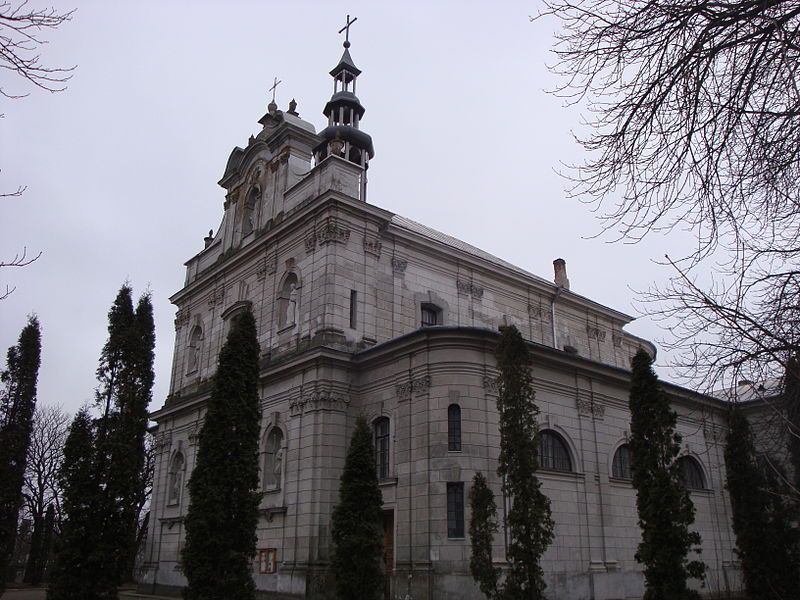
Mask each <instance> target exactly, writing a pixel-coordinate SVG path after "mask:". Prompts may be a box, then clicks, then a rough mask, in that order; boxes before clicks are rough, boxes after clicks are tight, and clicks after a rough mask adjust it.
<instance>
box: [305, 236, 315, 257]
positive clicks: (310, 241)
mask: <svg viewBox="0 0 800 600" xmlns="http://www.w3.org/2000/svg"><path fill="white" fill-rule="evenodd" d="M303 241H304V243H305V245H306V253H307V254H311V253H312V252H313V251H314V250H315V249H316V247H317V236H316V235H314V232H313V231H312V232H311V233H309V234H308V235H307V236H306V238H305V240H303Z"/></svg>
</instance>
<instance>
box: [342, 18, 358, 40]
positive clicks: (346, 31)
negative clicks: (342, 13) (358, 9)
mask: <svg viewBox="0 0 800 600" xmlns="http://www.w3.org/2000/svg"><path fill="white" fill-rule="evenodd" d="M356 21H358V17H353V20H352V21H351V20H350V15H347V23H346V24H345V26H344V27H342V28H341V29H340V30H339V33H342V32H344V47H345V48H349V47H350V25H352V24H353V23H355V22H356Z"/></svg>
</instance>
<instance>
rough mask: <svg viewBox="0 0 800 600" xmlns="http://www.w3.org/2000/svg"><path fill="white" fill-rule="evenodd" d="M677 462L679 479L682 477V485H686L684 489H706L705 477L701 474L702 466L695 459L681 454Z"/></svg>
mask: <svg viewBox="0 0 800 600" xmlns="http://www.w3.org/2000/svg"><path fill="white" fill-rule="evenodd" d="M678 464H679V465H680V466H681V479H683V485H685V486H686V489H688V490H704V489H706V478H705V477H704V476H703V468H702V467H701V466H700V464H699V463H698V462H697V459H695V458H693V457H691V456H681V457H680V458H679V459H678Z"/></svg>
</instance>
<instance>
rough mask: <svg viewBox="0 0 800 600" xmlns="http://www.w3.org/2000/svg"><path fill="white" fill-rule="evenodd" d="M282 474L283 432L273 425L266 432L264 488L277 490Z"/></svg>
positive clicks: (279, 486)
mask: <svg viewBox="0 0 800 600" xmlns="http://www.w3.org/2000/svg"><path fill="white" fill-rule="evenodd" d="M282 475H283V432H282V431H281V430H280V429H278V428H277V427H273V428H272V429H271V430H270V432H269V433H268V434H267V439H266V448H265V452H264V489H265V490H267V491H270V490H279V489H280V488H281V476H282Z"/></svg>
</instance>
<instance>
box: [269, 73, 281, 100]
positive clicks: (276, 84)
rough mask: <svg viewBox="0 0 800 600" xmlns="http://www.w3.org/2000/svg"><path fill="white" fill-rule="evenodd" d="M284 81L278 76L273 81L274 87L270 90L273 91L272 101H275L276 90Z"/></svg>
mask: <svg viewBox="0 0 800 600" xmlns="http://www.w3.org/2000/svg"><path fill="white" fill-rule="evenodd" d="M281 83H283V82H282V81H278V78H277V77H276V78H275V79H274V80H273V82H272V87H271V88H269V91H270V92H272V101H273V102H275V90H276V89H278V86H279V85H280V84H281Z"/></svg>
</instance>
